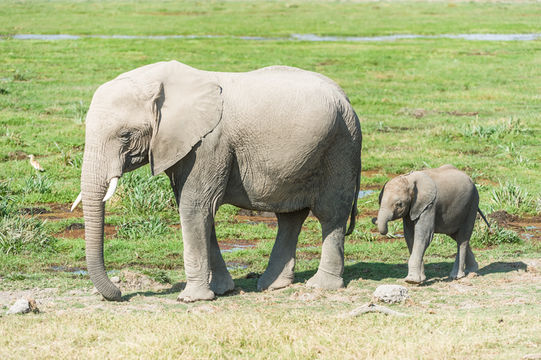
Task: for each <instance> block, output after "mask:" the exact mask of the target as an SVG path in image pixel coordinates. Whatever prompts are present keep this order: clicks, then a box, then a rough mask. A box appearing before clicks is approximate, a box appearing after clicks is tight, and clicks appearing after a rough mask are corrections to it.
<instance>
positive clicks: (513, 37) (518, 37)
mask: <svg viewBox="0 0 541 360" xmlns="http://www.w3.org/2000/svg"><path fill="white" fill-rule="evenodd" d="M291 39H295V40H300V41H315V42H337V41H347V42H371V41H396V40H409V39H459V40H468V41H531V40H537V39H541V34H439V35H418V34H398V35H385V36H319V35H314V34H292V35H291Z"/></svg>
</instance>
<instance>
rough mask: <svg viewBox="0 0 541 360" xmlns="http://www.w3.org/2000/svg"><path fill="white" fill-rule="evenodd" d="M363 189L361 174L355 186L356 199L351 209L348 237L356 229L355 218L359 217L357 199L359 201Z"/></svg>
mask: <svg viewBox="0 0 541 360" xmlns="http://www.w3.org/2000/svg"><path fill="white" fill-rule="evenodd" d="M360 189H361V173H360V172H359V174H358V175H357V184H356V185H355V198H354V200H353V206H352V207H351V215H350V220H349V227H348V231H346V235H351V233H352V232H353V230H354V229H355V217H356V216H357V199H359V190H360Z"/></svg>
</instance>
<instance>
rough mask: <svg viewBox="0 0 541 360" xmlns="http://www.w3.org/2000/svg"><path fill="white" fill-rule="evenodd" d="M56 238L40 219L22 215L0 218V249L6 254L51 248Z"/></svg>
mask: <svg viewBox="0 0 541 360" xmlns="http://www.w3.org/2000/svg"><path fill="white" fill-rule="evenodd" d="M54 240H55V239H54V238H53V237H52V236H50V235H48V234H47V233H46V231H45V228H44V226H43V222H42V221H40V220H38V219H35V218H25V217H22V216H4V217H2V218H0V251H1V252H2V253H4V254H18V253H21V252H23V251H38V250H44V249H51V246H52V244H53V242H54Z"/></svg>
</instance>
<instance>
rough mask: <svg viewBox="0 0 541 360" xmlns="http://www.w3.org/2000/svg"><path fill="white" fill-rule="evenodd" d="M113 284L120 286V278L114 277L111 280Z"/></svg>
mask: <svg viewBox="0 0 541 360" xmlns="http://www.w3.org/2000/svg"><path fill="white" fill-rule="evenodd" d="M111 282H112V283H113V284H119V283H120V278H119V277H118V276H113V277H112V278H111Z"/></svg>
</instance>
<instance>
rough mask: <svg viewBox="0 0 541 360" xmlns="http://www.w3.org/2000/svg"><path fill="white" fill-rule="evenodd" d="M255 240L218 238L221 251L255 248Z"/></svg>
mask: <svg viewBox="0 0 541 360" xmlns="http://www.w3.org/2000/svg"><path fill="white" fill-rule="evenodd" d="M256 243H257V240H243V239H227V240H222V241H220V240H218V245H219V246H220V252H221V253H232V252H236V251H240V250H245V249H253V248H255V246H256Z"/></svg>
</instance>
